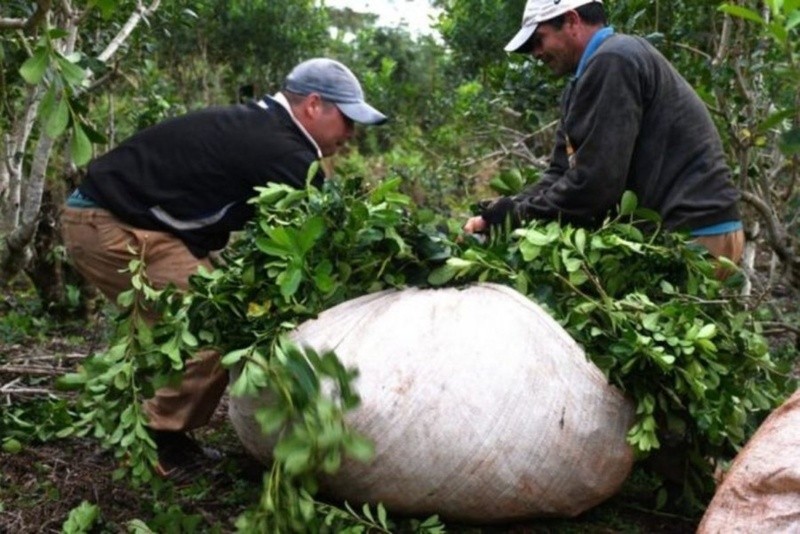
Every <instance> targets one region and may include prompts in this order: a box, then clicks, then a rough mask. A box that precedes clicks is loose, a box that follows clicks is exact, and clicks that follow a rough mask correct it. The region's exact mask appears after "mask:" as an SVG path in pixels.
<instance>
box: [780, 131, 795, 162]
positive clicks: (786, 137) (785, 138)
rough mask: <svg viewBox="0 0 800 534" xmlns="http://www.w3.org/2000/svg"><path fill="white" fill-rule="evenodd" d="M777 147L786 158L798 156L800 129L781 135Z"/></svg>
mask: <svg viewBox="0 0 800 534" xmlns="http://www.w3.org/2000/svg"><path fill="white" fill-rule="evenodd" d="M778 147H779V148H780V150H781V152H783V153H784V154H785V155H786V156H797V155H800V128H794V129H792V130H789V131H788V132H784V133H783V134H781V139H780V142H779V144H778Z"/></svg>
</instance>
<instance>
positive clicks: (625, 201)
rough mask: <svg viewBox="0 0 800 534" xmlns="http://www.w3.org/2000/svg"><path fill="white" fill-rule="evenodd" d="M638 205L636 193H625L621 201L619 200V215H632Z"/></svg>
mask: <svg viewBox="0 0 800 534" xmlns="http://www.w3.org/2000/svg"><path fill="white" fill-rule="evenodd" d="M638 204H639V200H638V199H637V198H636V193H634V192H633V191H625V192H624V193H623V194H622V200H620V204H619V214H620V215H632V214H633V212H635V211H636V206H637V205H638Z"/></svg>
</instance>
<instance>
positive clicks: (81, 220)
mask: <svg viewBox="0 0 800 534" xmlns="http://www.w3.org/2000/svg"><path fill="white" fill-rule="evenodd" d="M61 228H62V233H63V237H64V244H65V245H66V248H67V254H68V255H69V257H70V259H71V260H72V263H73V264H74V265H75V268H76V269H77V270H78V271H79V272H80V273H81V274H82V275H83V276H85V277H86V278H87V279H88V280H89V281H90V282H92V283H93V284H94V285H96V286H97V287H98V288H99V289H100V291H102V292H103V294H104V295H105V296H106V297H107V298H109V299H110V300H111V301H112V302H114V303H116V301H117V297H118V296H119V294H120V293H121V292H123V291H127V290H128V289H130V288H131V276H130V273H128V272H121V271H123V270H125V269H127V267H128V263H129V262H130V261H131V260H132V259H134V258H137V257H140V256H141V255H142V251H143V257H144V262H145V269H146V273H147V276H148V278H149V279H150V283H151V284H152V285H153V287H156V288H163V287H166V285H167V284H169V283H170V282H171V283H173V284H175V286H177V287H178V288H180V289H184V290H185V289H187V288H188V284H189V276H190V275H192V274H194V273H196V272H197V269H198V267H200V266H201V265H202V266H205V267H206V268H207V269H209V270H211V269H212V266H211V262H210V261H209V260H208V259H207V258H205V259H197V258H195V257H194V256H193V255H192V253H191V252H189V250H188V249H187V248H186V245H184V244H183V242H182V241H181V240H180V239H177V238H176V237H175V236H173V235H172V234H170V233H168V232H158V231H153V230H142V229H140V228H134V227H132V226H130V225H127V224H124V223H122V222H121V221H119V220H118V219H116V218H115V217H114V216H113V215H112V214H111V213H110V212H108V211H106V210H103V209H97V208H70V207H65V208H64V212H63V214H62V216H61ZM131 249H133V252H132V251H131ZM146 318H147V320H148V321H150V322H154V321H155V320H156V319H157V318H158V316H157V315H156V314H155V312H152V313H150V314H147V316H146ZM219 360H220V355H219V353H218V352H215V351H212V350H202V351H199V352H198V353H197V354H196V355H195V357H194V358H192V359H190V360H187V361H186V367H185V369H184V374H183V379H182V381H181V384H180V385H179V386H178V387H175V388H172V387H165V388H161V389H159V390H157V391H156V394H155V396H154V397H153V398H152V399H148V400H147V401H145V403H144V405H143V407H144V410H145V413H146V414H147V417H148V420H149V423H148V424H149V426H150V428H153V429H155V430H171V431H186V430H191V429H194V428H198V427H201V426H203V425H205V424H206V423H208V420H209V419H210V418H211V415H212V414H213V413H214V410H215V409H216V407H217V405H218V404H219V400H220V398H221V397H222V394H223V393H224V392H225V388H226V386H227V384H228V374H227V372H226V371H225V369H223V368H222V366H221V365H220V363H219Z"/></svg>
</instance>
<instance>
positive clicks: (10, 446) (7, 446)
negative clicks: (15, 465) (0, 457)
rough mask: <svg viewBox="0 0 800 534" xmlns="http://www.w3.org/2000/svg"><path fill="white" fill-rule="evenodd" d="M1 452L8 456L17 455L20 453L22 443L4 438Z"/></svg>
mask: <svg viewBox="0 0 800 534" xmlns="http://www.w3.org/2000/svg"><path fill="white" fill-rule="evenodd" d="M2 448H3V452H7V453H8V454H17V453H19V452H22V443H20V442H19V441H18V440H16V439H14V438H6V439H4V440H3V447H2Z"/></svg>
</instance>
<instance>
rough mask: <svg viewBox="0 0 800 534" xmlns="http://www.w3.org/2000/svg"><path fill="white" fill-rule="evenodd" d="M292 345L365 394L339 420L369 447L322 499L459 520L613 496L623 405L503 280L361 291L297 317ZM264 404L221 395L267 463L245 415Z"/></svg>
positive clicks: (621, 472)
mask: <svg viewBox="0 0 800 534" xmlns="http://www.w3.org/2000/svg"><path fill="white" fill-rule="evenodd" d="M295 340H296V341H299V342H300V343H301V344H303V345H306V346H311V347H314V348H315V349H316V350H317V351H324V350H328V349H333V350H335V351H336V354H337V355H338V356H339V358H340V359H341V360H342V361H343V362H344V363H345V364H346V365H348V366H357V367H358V369H359V371H360V376H359V378H358V379H357V382H356V386H357V390H358V392H359V394H360V396H361V400H362V403H361V405H360V406H359V407H358V408H357V409H356V410H354V411H353V412H351V413H349V414H348V416H347V422H348V424H349V425H350V426H351V427H352V428H354V429H355V430H357V431H358V432H360V433H362V434H364V435H366V436H367V437H369V438H370V439H371V440H373V441H374V443H375V447H376V456H375V459H374V461H373V462H371V463H370V464H369V465H367V464H362V463H359V462H355V461H349V462H345V463H344V464H343V466H342V469H341V471H340V472H339V473H337V474H336V475H335V476H334V477H332V478H328V479H326V480H324V481H323V488H324V489H325V490H326V493H327V494H328V495H329V496H331V497H334V498H338V499H344V500H347V501H349V502H351V503H358V502H370V503H377V502H382V503H383V504H384V505H385V506H386V507H387V508H388V509H389V510H391V511H393V512H397V513H407V514H413V515H417V516H422V515H425V514H433V513H438V514H440V515H441V516H443V517H445V518H448V519H451V520H461V521H469V522H498V521H512V520H517V519H523V518H531V517H536V516H570V517H571V516H575V515H577V514H579V513H581V512H582V511H584V510H586V509H588V508H590V507H592V506H594V505H596V504H598V503H600V502H601V501H603V500H604V499H606V498H608V497H610V496H611V495H613V494H614V493H615V492H616V491H617V490H618V489H619V487H620V486H621V485H622V483H623V482H624V480H625V479H626V477H627V476H628V474H629V472H630V469H631V467H632V463H633V453H632V450H631V448H630V447H629V445H628V444H627V443H626V441H625V436H626V433H627V431H628V429H629V428H630V426H631V425H632V422H633V417H634V410H633V406H632V404H631V402H630V401H629V400H627V399H626V398H624V397H623V395H622V394H621V393H620V392H619V391H618V390H616V389H615V388H613V387H611V386H609V385H608V384H607V381H606V379H605V377H604V376H603V374H602V373H601V372H600V370H599V369H598V368H597V367H596V366H595V365H594V364H592V363H591V362H589V361H587V359H586V357H585V355H584V353H583V351H582V350H581V348H580V347H579V346H578V345H577V344H576V343H575V342H574V340H573V339H572V338H571V337H570V336H569V335H568V334H567V333H566V331H564V330H563V328H561V326H560V325H559V324H558V323H556V322H555V321H554V320H553V319H552V318H551V317H550V316H549V315H547V313H546V312H545V311H544V310H542V309H541V308H540V307H539V306H537V305H536V304H534V303H533V302H531V301H530V300H528V299H527V298H525V297H524V296H522V295H521V294H519V293H517V292H516V291H514V290H512V289H509V288H507V287H504V286H499V285H494V284H479V285H474V286H471V287H468V288H466V289H463V290H459V289H453V288H451V289H439V290H419V289H407V290H403V291H386V292H382V293H377V294H372V295H367V296H364V297H361V298H358V299H355V300H352V301H349V302H345V303H343V304H341V305H339V306H336V307H334V308H331V309H330V310H327V311H325V312H324V313H322V314H320V315H319V317H318V318H317V319H315V320H312V321H308V322H306V323H304V324H303V325H301V326H300V327H299V329H298V330H297V332H296V335H295ZM234 378H235V377H234ZM267 402H268V397H266V396H265V397H262V398H260V399H254V398H232V399H231V403H230V418H231V421H232V423H233V426H234V427H235V429H236V431H237V433H238V435H239V438H240V439H241V441H242V443H243V444H244V446H245V448H246V449H247V450H248V451H249V452H250V453H251V454H253V455H254V456H255V457H257V458H259V459H260V460H262V461H264V462H265V463H268V462H269V460H270V458H271V448H272V445H273V441H272V440H270V439H267V438H265V437H263V436H262V435H261V433H260V432H259V429H258V425H257V423H256V422H255V420H254V419H253V413H254V411H255V410H257V409H258V408H259V407H261V406H264V405H265V404H266V403H267Z"/></svg>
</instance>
